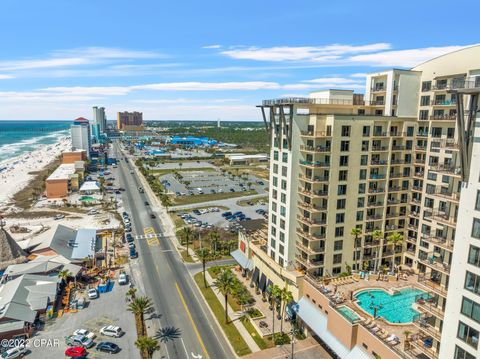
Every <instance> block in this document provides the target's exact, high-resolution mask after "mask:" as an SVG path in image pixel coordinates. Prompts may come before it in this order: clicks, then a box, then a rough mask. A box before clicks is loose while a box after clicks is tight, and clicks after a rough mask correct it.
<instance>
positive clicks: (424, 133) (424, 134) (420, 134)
mask: <svg viewBox="0 0 480 359" xmlns="http://www.w3.org/2000/svg"><path fill="white" fill-rule="evenodd" d="M417 137H428V132H422V131H420V132H417Z"/></svg>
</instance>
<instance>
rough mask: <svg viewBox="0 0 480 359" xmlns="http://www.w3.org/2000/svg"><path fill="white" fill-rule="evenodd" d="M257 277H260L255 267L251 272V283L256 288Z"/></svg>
mask: <svg viewBox="0 0 480 359" xmlns="http://www.w3.org/2000/svg"><path fill="white" fill-rule="evenodd" d="M259 277H260V271H259V270H258V268H257V267H255V270H254V271H253V275H252V283H254V284H256V285H257V286H258V278H259Z"/></svg>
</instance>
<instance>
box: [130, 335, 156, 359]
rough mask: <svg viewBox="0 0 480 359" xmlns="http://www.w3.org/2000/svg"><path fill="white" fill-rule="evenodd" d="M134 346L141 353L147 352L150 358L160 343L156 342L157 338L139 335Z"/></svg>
mask: <svg viewBox="0 0 480 359" xmlns="http://www.w3.org/2000/svg"><path fill="white" fill-rule="evenodd" d="M135 346H136V347H137V348H138V349H139V350H140V351H141V352H142V354H143V353H147V358H148V359H150V358H152V355H153V353H154V352H156V351H157V350H160V344H158V340H156V339H154V338H151V337H147V336H141V337H138V339H137V340H136V341H135Z"/></svg>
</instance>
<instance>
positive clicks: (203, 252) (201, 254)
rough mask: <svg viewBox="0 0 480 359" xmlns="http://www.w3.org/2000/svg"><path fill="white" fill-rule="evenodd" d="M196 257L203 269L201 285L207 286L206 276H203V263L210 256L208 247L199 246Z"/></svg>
mask: <svg viewBox="0 0 480 359" xmlns="http://www.w3.org/2000/svg"><path fill="white" fill-rule="evenodd" d="M197 257H198V258H199V259H200V260H201V261H202V270H203V285H204V286H205V288H207V278H205V265H206V263H207V261H209V260H210V258H211V253H210V250H209V249H208V248H205V247H204V248H200V249H199V250H197Z"/></svg>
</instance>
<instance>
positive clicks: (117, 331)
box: [100, 325, 123, 338]
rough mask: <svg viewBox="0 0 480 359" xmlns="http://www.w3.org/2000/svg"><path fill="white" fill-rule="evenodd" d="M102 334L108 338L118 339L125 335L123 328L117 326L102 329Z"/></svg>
mask: <svg viewBox="0 0 480 359" xmlns="http://www.w3.org/2000/svg"><path fill="white" fill-rule="evenodd" d="M100 334H103V335H106V336H107V337H114V338H118V337H121V336H122V334H123V331H122V328H120V327H117V326H115V325H107V326H105V327H103V328H102V329H100Z"/></svg>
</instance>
